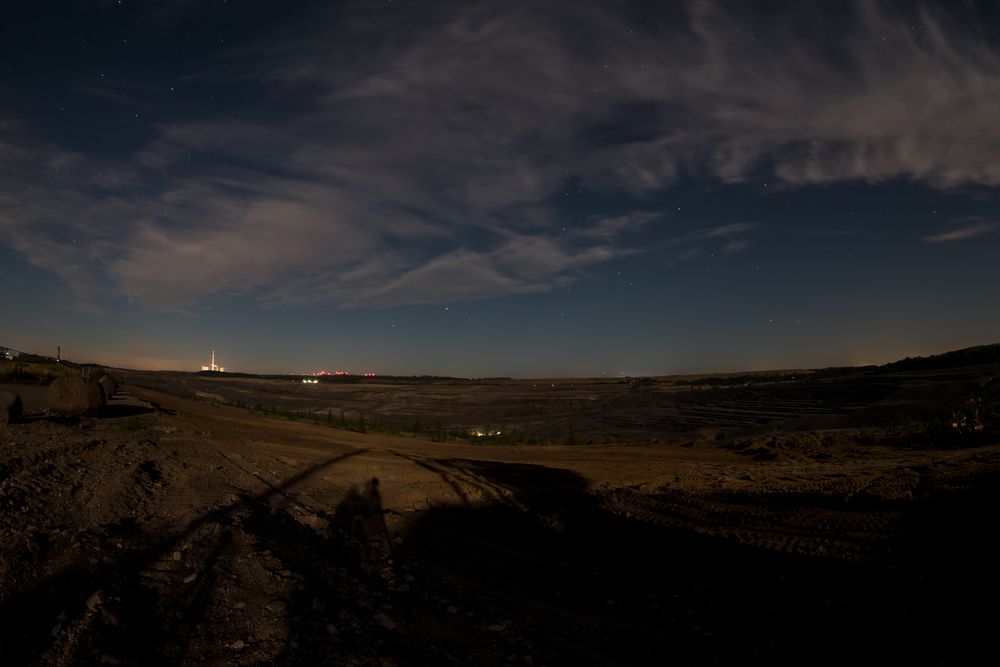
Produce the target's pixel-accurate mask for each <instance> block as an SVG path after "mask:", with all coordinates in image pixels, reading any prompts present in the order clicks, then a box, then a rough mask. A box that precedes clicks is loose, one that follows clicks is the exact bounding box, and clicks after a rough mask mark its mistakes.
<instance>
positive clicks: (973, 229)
mask: <svg viewBox="0 0 1000 667" xmlns="http://www.w3.org/2000/svg"><path fill="white" fill-rule="evenodd" d="M997 230H1000V223H996V222H990V221H981V222H968V221H967V222H964V223H963V224H962V226H960V227H959V228H957V229H953V230H951V231H947V232H942V233H940V234H931V235H929V236H925V237H923V240H924V241H925V242H926V243H947V242H949V241H964V240H966V239H973V238H976V237H978V236H983V235H985V234H991V233H994V232H996V231H997Z"/></svg>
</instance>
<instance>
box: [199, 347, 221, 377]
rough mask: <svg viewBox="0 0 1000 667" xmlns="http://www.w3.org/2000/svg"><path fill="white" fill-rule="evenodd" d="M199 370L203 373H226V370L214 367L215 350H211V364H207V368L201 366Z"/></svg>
mask: <svg viewBox="0 0 1000 667" xmlns="http://www.w3.org/2000/svg"><path fill="white" fill-rule="evenodd" d="M201 370H203V371H215V372H217V373H225V372H226V369H225V368H223V367H222V366H216V365H215V350H212V363H211V364H209V365H208V366H202V367H201Z"/></svg>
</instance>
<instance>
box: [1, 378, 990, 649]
mask: <svg viewBox="0 0 1000 667" xmlns="http://www.w3.org/2000/svg"><path fill="white" fill-rule="evenodd" d="M855 436H856V434H854V433H853V432H847V431H836V432H825V433H786V434H778V435H775V436H770V435H768V436H755V437H754V438H753V439H746V440H744V441H739V440H737V441H735V442H733V441H730V442H729V444H728V446H727V447H718V446H716V443H714V442H712V443H709V442H694V443H692V442H691V441H684V440H677V441H671V442H661V443H659V444H656V445H633V446H587V447H567V446H548V447H528V446H517V447H501V446H477V445H470V444H462V443H457V442H456V443H450V442H449V443H432V442H425V441H421V440H417V439H413V438H391V437H384V436H372V435H364V434H356V433H350V432H344V431H338V430H334V429H330V428H326V427H322V426H315V425H307V424H302V423H298V422H291V421H286V420H281V419H274V418H270V417H264V416H260V415H257V414H250V413H247V412H243V411H238V410H234V409H228V408H220V407H212V406H209V405H207V404H205V403H197V402H190V401H185V400H182V399H177V398H173V397H169V396H166V395H162V394H157V393H154V392H151V391H149V390H132V394H130V395H128V396H127V397H126V398H124V399H117V400H116V401H115V402H114V403H113V404H112V406H111V408H110V410H109V411H108V414H107V416H105V417H103V418H101V419H95V420H88V421H85V422H83V423H75V422H59V421H53V420H48V419H43V418H40V417H39V418H35V419H32V420H29V421H28V422H27V423H22V424H16V425H13V426H11V427H9V428H8V429H6V430H5V431H0V510H2V514H0V646H2V649H0V650H2V653H0V663H2V664H5V665H6V664H46V665H48V664H81V663H82V664H100V663H101V662H104V663H105V664H118V663H125V664H137V665H138V664H206V663H207V664H275V663H277V664H383V665H389V664H441V663H449V662H455V663H459V664H581V663H583V664H588V663H592V664H658V663H663V662H665V661H667V659H668V658H669V661H670V662H678V663H681V664H685V663H698V664H707V663H712V662H713V661H717V660H718V661H722V662H729V661H733V660H737V659H739V660H741V661H742V660H746V659H752V658H758V659H767V660H768V661H771V662H779V663H782V662H783V663H801V662H808V663H813V664H815V663H830V664H832V663H841V662H842V661H843V660H845V659H848V658H849V657H851V656H856V655H857V654H858V653H859V652H860V651H862V650H864V651H867V652H869V653H866V655H869V657H871V656H872V655H873V654H872V653H870V652H871V651H874V652H875V653H881V654H884V655H885V656H887V657H891V658H892V659H899V658H901V657H905V656H906V655H909V656H910V657H917V658H920V659H921V662H923V661H924V660H930V659H933V660H934V661H939V662H945V663H948V662H949V661H950V662H961V661H962V660H961V657H962V656H961V654H962V651H965V650H971V649H972V648H975V646H976V645H977V644H978V643H980V642H981V643H984V644H985V643H986V642H987V639H988V632H987V629H988V619H986V618H984V617H981V616H979V615H978V613H977V612H976V611H975V604H976V602H977V601H985V600H988V599H990V596H994V597H995V594H996V592H997V588H998V587H1000V576H998V575H1000V566H994V565H993V563H994V560H995V559H994V558H993V553H994V541H995V538H994V537H993V530H992V528H991V526H992V523H993V521H994V518H993V517H994V516H995V513H996V510H997V509H998V508H1000V502H998V495H997V488H998V487H997V486H996V484H995V482H996V479H997V474H998V472H1000V444H989V443H987V444H985V445H983V446H978V447H975V448H964V449H941V450H938V449H933V448H926V447H924V448H920V449H915V448H912V447H906V446H901V444H902V445H905V443H898V442H897V443H893V445H892V446H889V445H879V444H877V442H876V443H875V444H872V442H870V439H867V440H865V439H859V438H857V437H855Z"/></svg>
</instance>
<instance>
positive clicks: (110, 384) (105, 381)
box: [98, 375, 118, 403]
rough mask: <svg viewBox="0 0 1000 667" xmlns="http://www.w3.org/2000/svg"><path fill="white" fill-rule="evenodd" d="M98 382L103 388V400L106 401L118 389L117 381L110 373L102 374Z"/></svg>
mask: <svg viewBox="0 0 1000 667" xmlns="http://www.w3.org/2000/svg"><path fill="white" fill-rule="evenodd" d="M98 382H99V383H100V384H101V388H102V389H103V390H104V402H105V403H107V402H108V401H110V400H111V397H112V396H114V395H115V392H116V391H118V383H117V382H115V379H114V378H113V377H111V376H110V375H102V376H101V379H100V380H98Z"/></svg>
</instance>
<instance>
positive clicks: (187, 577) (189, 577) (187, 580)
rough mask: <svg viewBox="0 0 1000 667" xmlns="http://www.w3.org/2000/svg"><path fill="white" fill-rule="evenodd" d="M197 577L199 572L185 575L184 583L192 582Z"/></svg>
mask: <svg viewBox="0 0 1000 667" xmlns="http://www.w3.org/2000/svg"><path fill="white" fill-rule="evenodd" d="M197 578H198V575H197V574H189V575H188V576H186V577H184V583H185V584H190V583H191V582H193V581H194V580H195V579H197Z"/></svg>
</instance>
